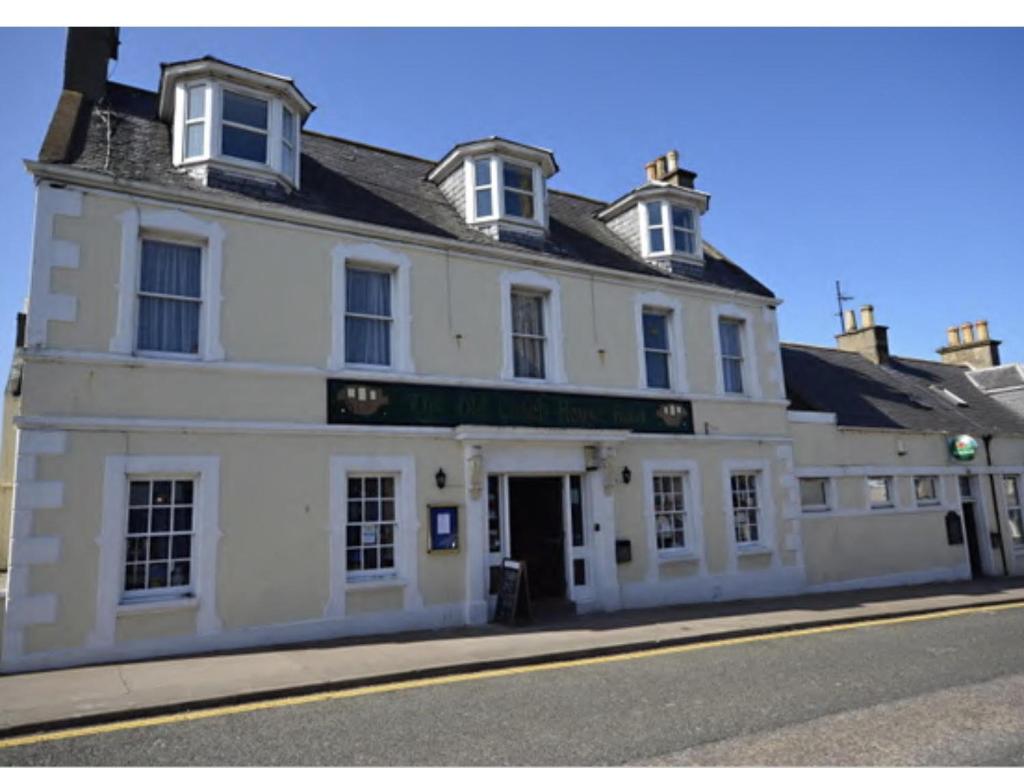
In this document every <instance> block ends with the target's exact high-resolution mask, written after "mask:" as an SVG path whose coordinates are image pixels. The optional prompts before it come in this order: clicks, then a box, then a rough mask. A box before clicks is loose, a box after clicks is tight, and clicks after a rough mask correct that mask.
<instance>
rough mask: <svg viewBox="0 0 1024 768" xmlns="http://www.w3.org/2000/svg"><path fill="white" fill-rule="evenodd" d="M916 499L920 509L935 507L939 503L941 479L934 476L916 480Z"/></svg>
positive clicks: (916, 478)
mask: <svg viewBox="0 0 1024 768" xmlns="http://www.w3.org/2000/svg"><path fill="white" fill-rule="evenodd" d="M914 498H915V499H916V501H917V505H918V506H919V507H928V506H935V505H936V504H938V503H939V478H937V477H935V476H934V475H927V476H925V477H915V478H914Z"/></svg>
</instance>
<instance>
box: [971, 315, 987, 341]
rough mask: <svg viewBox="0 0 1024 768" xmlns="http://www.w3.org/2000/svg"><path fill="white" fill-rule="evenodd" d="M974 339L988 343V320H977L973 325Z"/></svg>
mask: <svg viewBox="0 0 1024 768" xmlns="http://www.w3.org/2000/svg"><path fill="white" fill-rule="evenodd" d="M974 337H975V338H976V339H977V340H978V341H988V340H989V337H988V320H979V321H978V322H977V323H975V324H974Z"/></svg>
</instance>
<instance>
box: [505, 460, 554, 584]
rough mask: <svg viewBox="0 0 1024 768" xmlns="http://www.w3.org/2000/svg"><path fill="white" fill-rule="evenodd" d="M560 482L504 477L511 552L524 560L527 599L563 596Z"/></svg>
mask: <svg viewBox="0 0 1024 768" xmlns="http://www.w3.org/2000/svg"><path fill="white" fill-rule="evenodd" d="M563 483H564V480H563V478H561V477H510V478H509V479H508V496H509V516H508V517H509V534H510V536H509V538H510V540H511V541H510V544H511V554H512V559H514V560H524V561H525V562H526V569H527V570H526V573H527V580H528V581H529V585H530V599H531V600H544V599H564V598H565V597H566V580H565V522H564V519H565V515H564V512H563V509H562V498H563V488H564V485H563Z"/></svg>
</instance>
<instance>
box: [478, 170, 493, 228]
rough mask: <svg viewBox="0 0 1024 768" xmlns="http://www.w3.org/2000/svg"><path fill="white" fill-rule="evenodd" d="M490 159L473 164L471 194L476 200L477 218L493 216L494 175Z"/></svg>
mask: <svg viewBox="0 0 1024 768" xmlns="http://www.w3.org/2000/svg"><path fill="white" fill-rule="evenodd" d="M491 166H492V161H491V159H490V158H487V159H485V160H477V161H476V162H475V163H474V164H473V168H474V179H473V192H474V199H475V200H476V215H477V218H485V217H488V216H493V215H494V175H493V173H492V170H491Z"/></svg>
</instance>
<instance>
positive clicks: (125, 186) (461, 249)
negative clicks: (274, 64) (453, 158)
mask: <svg viewBox="0 0 1024 768" xmlns="http://www.w3.org/2000/svg"><path fill="white" fill-rule="evenodd" d="M25 167H26V169H28V171H29V172H30V173H32V174H33V175H34V176H35V177H36V179H37V181H55V182H58V183H61V184H75V185H78V186H82V187H89V188H92V189H97V190H102V191H104V192H108V193H110V194H112V195H115V196H119V195H124V196H126V197H129V198H130V199H131V200H132V202H134V203H138V202H139V201H138V199H137V197H138V196H140V195H142V196H145V197H147V198H149V200H148V201H147V202H148V203H149V202H151V203H153V204H159V203H160V202H165V203H172V204H175V205H176V207H178V208H183V209H188V208H190V209H191V212H192V213H196V214H199V215H204V214H205V215H210V214H211V212H214V213H218V214H221V215H229V216H236V217H239V218H243V219H246V218H256V219H261V220H264V221H271V222H274V223H275V224H282V225H294V226H297V227H300V228H302V229H304V230H306V231H308V230H309V229H318V230H322V231H324V232H329V233H331V234H337V233H344V234H350V235H356V236H360V237H370V238H376V239H379V240H388V241H391V242H396V243H401V244H402V245H404V246H407V247H408V246H413V247H418V248H422V249H426V250H431V251H435V252H438V253H443V254H459V255H466V256H470V257H472V258H477V259H479V258H484V259H487V258H490V259H492V260H495V261H498V262H499V263H502V264H508V263H509V262H518V263H522V264H528V265H531V266H534V267H538V268H544V269H550V270H556V271H559V272H564V273H567V274H571V275H575V276H579V275H580V274H581V273H585V274H593V275H595V276H597V277H602V278H604V279H606V280H607V281H608V282H610V283H613V284H622V283H634V284H639V285H657V286H659V287H662V288H668V289H672V290H676V291H679V292H681V293H693V294H698V295H702V296H710V297H715V298H719V299H721V298H723V297H728V298H730V299H732V300H733V301H735V302H739V303H742V304H746V305H748V306H752V307H762V306H770V307H777V306H779V305H780V304H782V299H779V298H776V297H769V296H760V295H758V294H755V293H747V292H745V291H736V290H733V289H730V288H721V287H719V286H714V285H710V284H707V283H690V282H681V281H680V280H678V279H675V278H673V277H671V276H669V275H665V276H664V277H662V276H660V275H653V274H650V275H646V274H640V273H636V272H625V271H623V270H618V269H610V268H607V267H599V266H596V265H593V264H580V263H578V262H573V263H567V262H565V261H563V260H561V259H556V258H552V257H549V256H543V255H541V254H537V253H524V252H522V251H519V250H515V249H511V248H503V247H501V246H498V245H495V246H489V245H486V244H483V243H464V242H461V241H459V242H452V241H451V240H450V239H448V238H443V237H438V236H435V235H425V234H420V233H416V232H409V231H407V230H400V229H395V228H393V227H386V226H382V225H379V224H368V223H366V222H362V221H356V220H353V219H344V218H341V217H338V216H329V215H326V214H320V213H311V212H308V211H301V210H298V209H289V208H284V209H283V210H282V207H280V206H276V205H274V204H270V203H261V202H257V201H251V202H250V201H241V200H225V199H217V200H211V199H207V198H205V197H204V193H203V192H199V191H190V190H185V189H171V188H169V187H165V186H162V185H160V184H151V183H147V182H138V181H129V180H126V179H112V178H110V177H109V176H106V175H104V174H100V173H94V172H92V171H83V170H81V169H79V168H69V167H67V166H62V165H55V164H50V163H37V162H34V161H32V160H26V161H25Z"/></svg>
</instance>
